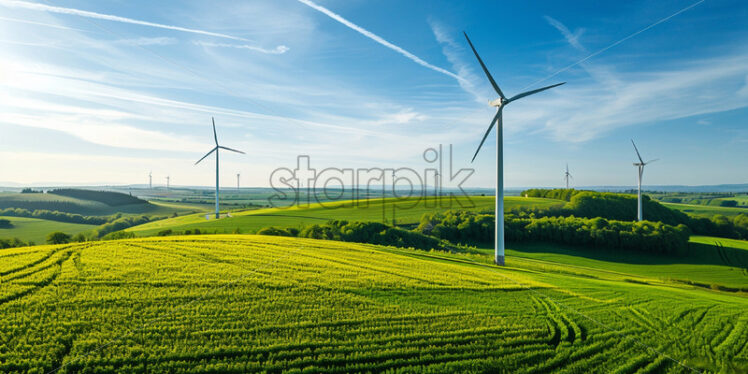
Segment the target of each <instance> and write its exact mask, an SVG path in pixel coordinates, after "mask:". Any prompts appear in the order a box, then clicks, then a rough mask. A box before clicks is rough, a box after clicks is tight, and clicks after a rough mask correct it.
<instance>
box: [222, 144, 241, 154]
mask: <svg viewBox="0 0 748 374" xmlns="http://www.w3.org/2000/svg"><path fill="white" fill-rule="evenodd" d="M218 148H221V149H225V150H227V151H231V152H236V153H241V154H243V155H246V153H244V152H242V151H237V150H236V149H232V148H229V147H224V146H222V145H219V146H218Z"/></svg>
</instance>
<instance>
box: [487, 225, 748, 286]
mask: <svg viewBox="0 0 748 374" xmlns="http://www.w3.org/2000/svg"><path fill="white" fill-rule="evenodd" d="M690 242H691V243H690V245H689V251H688V253H684V254H678V255H672V256H662V255H655V254H647V253H636V252H633V253H632V252H615V251H610V250H600V249H593V248H578V247H573V246H565V245H559V244H547V243H531V244H528V243H522V244H516V243H509V244H508V245H507V249H506V255H507V258H508V259H509V260H508V261H510V262H511V263H512V264H514V265H516V266H522V267H528V268H534V269H537V270H541V271H551V272H564V273H569V274H584V275H587V276H594V277H597V278H603V279H612V280H624V279H629V280H636V281H640V282H647V283H652V284H661V285H672V284H682V283H685V282H687V281H692V282H695V283H697V284H699V285H700V286H701V287H712V286H724V287H727V288H732V289H739V288H746V289H748V242H747V241H742V240H732V239H723V238H715V237H708V236H693V237H691V240H690ZM715 243H721V244H722V248H720V247H718V246H716V245H715ZM478 251H479V252H481V253H484V254H492V253H493V247H490V248H488V247H484V248H478Z"/></svg>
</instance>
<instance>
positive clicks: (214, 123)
mask: <svg viewBox="0 0 748 374" xmlns="http://www.w3.org/2000/svg"><path fill="white" fill-rule="evenodd" d="M210 119H211V121H213V139H214V140H215V142H216V146H215V147H214V148H213V149H211V150H210V152H208V153H206V154H205V156H203V158H201V159H199V160H197V162H196V163H195V165H197V164H199V163H200V161H202V160H204V159H205V158H206V157H208V156H210V154H211V153H213V152H215V153H216V219H218V218H220V215H219V210H218V150H219V149H225V150H227V151H231V152H236V153H241V154H245V153H244V152H242V151H237V150H236V149H231V148H229V147H224V146H222V145H218V135H216V121H215V119H213V117H211V118H210Z"/></svg>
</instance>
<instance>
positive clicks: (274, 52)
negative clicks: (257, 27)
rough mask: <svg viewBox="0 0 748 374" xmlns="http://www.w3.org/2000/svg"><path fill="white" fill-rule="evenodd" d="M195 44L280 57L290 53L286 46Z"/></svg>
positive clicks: (199, 42)
mask: <svg viewBox="0 0 748 374" xmlns="http://www.w3.org/2000/svg"><path fill="white" fill-rule="evenodd" d="M193 43H194V44H195V45H199V46H203V47H222V48H235V49H249V50H251V51H256V52H262V53H265V54H270V55H280V54H283V53H286V52H288V47H286V46H285V45H279V46H277V47H275V48H273V49H266V48H262V47H257V46H254V45H249V44H228V43H211V42H203V41H195V42H193Z"/></svg>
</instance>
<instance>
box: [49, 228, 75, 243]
mask: <svg viewBox="0 0 748 374" xmlns="http://www.w3.org/2000/svg"><path fill="white" fill-rule="evenodd" d="M47 243H48V244H65V243H70V235H68V234H66V233H64V232H61V231H55V232H51V233H49V235H47Z"/></svg>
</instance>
